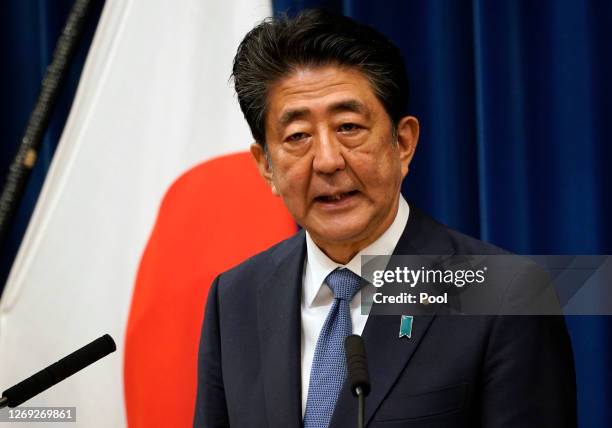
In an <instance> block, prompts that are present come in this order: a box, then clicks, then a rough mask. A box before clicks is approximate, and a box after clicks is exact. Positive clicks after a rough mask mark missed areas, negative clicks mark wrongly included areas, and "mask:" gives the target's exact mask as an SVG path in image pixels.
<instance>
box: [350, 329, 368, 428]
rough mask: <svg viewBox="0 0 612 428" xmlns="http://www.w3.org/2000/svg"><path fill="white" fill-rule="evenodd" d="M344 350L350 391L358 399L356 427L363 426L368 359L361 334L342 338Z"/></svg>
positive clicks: (360, 427)
mask: <svg viewBox="0 0 612 428" xmlns="http://www.w3.org/2000/svg"><path fill="white" fill-rule="evenodd" d="M344 351H345V354H346V367H347V371H348V380H349V384H350V387H351V392H352V393H353V395H354V396H355V397H357V398H358V400H359V410H358V413H357V427H358V428H363V424H364V412H365V397H367V395H368V394H369V393H370V374H369V373H368V361H367V358H366V353H365V346H364V344H363V339H362V338H361V336H358V335H356V334H352V335H350V336H348V337H347V338H346V339H345V340H344Z"/></svg>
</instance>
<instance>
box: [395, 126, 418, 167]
mask: <svg viewBox="0 0 612 428" xmlns="http://www.w3.org/2000/svg"><path fill="white" fill-rule="evenodd" d="M418 142H419V121H418V120H417V118H416V117H414V116H404V117H402V118H401V119H400V121H399V123H398V124H397V146H398V150H399V159H400V163H401V166H402V177H406V174H408V170H409V166H410V162H411V161H412V157H413V156H414V152H415V150H416V146H417V143H418Z"/></svg>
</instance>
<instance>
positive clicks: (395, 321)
mask: <svg viewBox="0 0 612 428" xmlns="http://www.w3.org/2000/svg"><path fill="white" fill-rule="evenodd" d="M454 252H455V251H454V248H453V245H452V243H451V240H450V238H449V235H448V232H447V231H446V229H445V228H444V227H443V226H441V225H440V224H438V223H436V222H435V221H434V220H432V219H431V218H429V217H427V216H426V215H425V214H423V213H422V212H420V211H419V210H418V209H416V208H413V207H411V208H410V215H409V219H408V223H407V224H406V227H405V229H404V232H403V234H402V237H401V238H400V240H399V242H398V244H397V246H396V248H395V250H394V251H393V254H394V255H402V254H423V255H429V254H445V255H451V254H454ZM406 315H410V314H406ZM434 317H435V315H416V316H415V317H414V323H413V329H412V337H411V338H406V337H403V338H400V337H399V327H400V321H401V316H399V315H396V316H390V315H377V316H374V315H372V316H370V317H368V321H367V323H366V326H365V329H364V331H363V335H362V336H363V340H364V343H365V347H366V354H367V357H368V368H369V371H370V383H371V385H372V391H371V392H370V395H369V396H368V397H367V398H366V408H365V423H366V424H367V423H368V422H369V421H370V420H371V419H372V417H373V416H374V413H375V412H376V410H377V409H378V407H379V406H380V404H381V403H382V401H383V400H384V399H385V397H386V396H387V395H388V393H389V391H390V390H391V388H392V387H393V385H394V384H395V381H396V380H397V378H398V377H399V375H400V374H401V372H402V371H403V370H404V368H405V367H406V365H407V364H408V363H409V361H410V358H411V357H412V355H413V354H414V352H415V351H416V350H417V348H418V346H419V343H420V342H421V340H422V338H423V336H424V335H425V334H426V332H427V330H428V329H429V326H430V324H431V322H432V321H433V319H434ZM356 423H357V399H356V398H355V397H353V396H352V394H351V392H350V388H349V387H348V384H347V383H346V382H345V384H344V386H343V388H342V390H341V392H340V396H339V397H338V401H337V404H336V409H335V411H334V415H333V417H332V421H331V423H330V427H337V428H340V427H347V426H354V425H356Z"/></svg>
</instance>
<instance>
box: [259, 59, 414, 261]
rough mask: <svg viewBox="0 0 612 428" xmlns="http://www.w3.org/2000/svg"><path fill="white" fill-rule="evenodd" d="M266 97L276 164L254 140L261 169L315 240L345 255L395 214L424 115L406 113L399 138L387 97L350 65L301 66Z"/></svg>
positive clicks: (328, 250) (362, 244)
mask: <svg viewBox="0 0 612 428" xmlns="http://www.w3.org/2000/svg"><path fill="white" fill-rule="evenodd" d="M267 101H268V111H267V115H266V121H265V127H266V128H265V130H266V144H267V149H268V156H269V161H270V165H269V164H268V159H267V158H266V155H265V153H264V150H263V148H262V147H261V146H260V145H259V144H253V145H252V146H251V152H252V153H253V156H254V157H255V159H256V161H257V163H258V167H259V169H260V172H261V173H262V175H263V176H264V178H265V179H266V180H267V181H268V183H269V184H270V185H271V187H272V191H273V192H274V193H275V194H276V195H278V196H280V197H282V198H283V201H284V203H285V205H286V206H287V209H288V210H289V212H290V213H291V215H292V216H293V218H294V219H295V220H296V222H297V223H298V224H300V225H301V226H302V227H303V228H304V229H306V230H307V231H308V232H309V233H310V235H311V236H312V238H313V240H314V241H315V243H317V245H318V246H319V247H320V248H321V249H322V250H323V251H325V252H326V253H327V255H328V256H330V257H331V258H332V259H334V260H336V261H338V262H347V261H348V260H350V258H351V257H352V256H353V255H354V254H355V253H357V252H358V251H359V250H360V249H362V248H364V247H365V246H367V245H369V244H370V243H371V242H373V241H374V240H376V239H377V238H378V237H379V236H380V235H381V234H382V233H383V232H384V231H385V230H386V229H387V228H388V227H389V226H390V224H391V223H392V222H393V219H394V218H395V214H396V212H397V207H398V202H399V193H400V187H401V183H402V180H403V178H404V177H405V175H406V173H407V172H408V165H409V163H410V160H411V159H412V155H413V153H414V149H415V147H416V143H417V139H418V122H417V120H416V119H415V118H413V117H410V116H407V117H404V118H402V119H401V121H400V123H399V125H398V130H397V136H396V137H395V140H396V141H394V136H393V132H392V124H391V121H390V119H389V117H388V115H387V114H386V112H385V109H384V107H383V105H382V104H381V102H380V101H379V100H378V98H377V97H376V96H375V95H374V92H373V91H372V88H371V86H370V84H369V82H368V80H367V79H366V77H365V76H364V75H363V74H362V73H361V72H360V71H358V70H356V69H352V68H341V67H336V66H325V67H317V68H300V69H298V70H297V71H296V72H294V73H292V74H291V75H289V76H287V77H285V78H283V79H281V80H279V81H278V82H276V83H275V84H273V85H272V86H271V87H270V89H269V90H268V99H267ZM347 258H348V259H347ZM344 259H347V260H344Z"/></svg>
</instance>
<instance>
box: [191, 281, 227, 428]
mask: <svg viewBox="0 0 612 428" xmlns="http://www.w3.org/2000/svg"><path fill="white" fill-rule="evenodd" d="M218 286H219V277H217V278H216V279H215V281H214V282H213V284H212V286H211V287H210V291H209V292H208V299H207V301H206V312H205V315H204V323H203V324H202V334H201V337H200V348H199V353H198V390H197V395H196V407H195V417H194V421H193V426H194V427H206V428H221V427H229V418H228V413H227V404H226V401H225V389H224V386H223V372H222V364H221V361H222V360H221V335H220V326H219V295H218Z"/></svg>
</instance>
